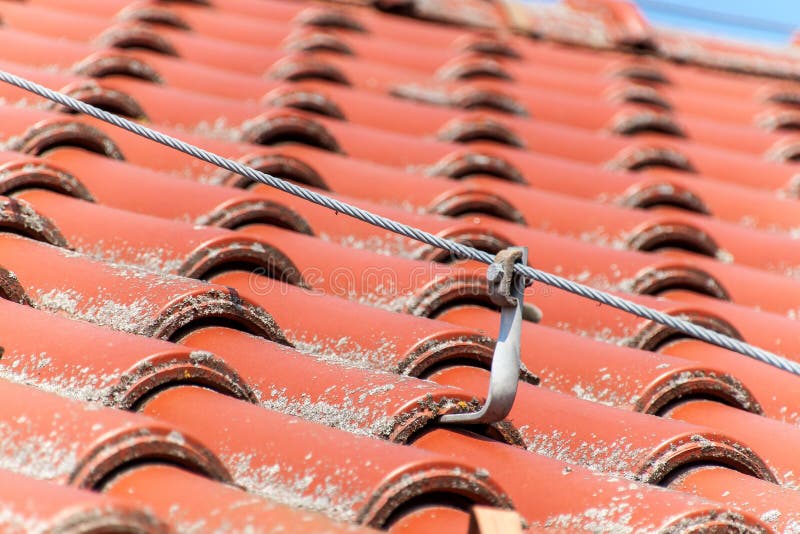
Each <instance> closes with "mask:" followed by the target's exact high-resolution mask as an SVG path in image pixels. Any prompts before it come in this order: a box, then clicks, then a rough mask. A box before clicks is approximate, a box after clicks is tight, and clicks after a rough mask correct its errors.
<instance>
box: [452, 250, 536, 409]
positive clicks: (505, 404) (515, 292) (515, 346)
mask: <svg viewBox="0 0 800 534" xmlns="http://www.w3.org/2000/svg"><path fill="white" fill-rule="evenodd" d="M515 263H523V264H527V263H528V248H527V247H509V248H507V249H505V250H501V251H500V252H498V253H497V254H496V255H495V257H494V263H492V264H491V265H489V268H488V270H487V271H486V277H487V278H488V279H489V296H490V297H491V299H492V302H494V303H495V304H497V305H498V306H500V333H499V335H498V336H497V344H496V345H495V347H494V355H493V356H492V374H491V376H490V378H489V393H488V394H487V395H486V403H485V404H484V405H483V407H482V408H481V409H480V410H479V411H477V412H472V413H459V414H446V415H443V416H441V417H440V418H439V421H440V422H442V423H456V424H489V423H495V422H497V421H500V420H501V419H503V418H504V417H506V416H507V415H508V413H509V412H510V411H511V407H512V406H513V405H514V399H515V398H516V396H517V385H518V382H519V373H520V367H521V359H520V335H521V333H522V311H523V298H524V293H525V286H526V285H528V282H529V280H527V279H526V278H525V277H523V276H520V275H518V274H516V273H515V272H514V264H515Z"/></svg>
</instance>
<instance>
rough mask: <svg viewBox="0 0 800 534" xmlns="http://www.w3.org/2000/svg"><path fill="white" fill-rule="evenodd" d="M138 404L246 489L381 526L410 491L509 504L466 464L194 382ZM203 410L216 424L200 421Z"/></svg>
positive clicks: (418, 495)
mask: <svg viewBox="0 0 800 534" xmlns="http://www.w3.org/2000/svg"><path fill="white" fill-rule="evenodd" d="M142 411H143V412H144V413H147V414H151V415H154V416H156V417H158V418H159V419H160V420H166V421H174V420H179V421H181V423H180V424H181V425H182V426H186V427H188V428H192V429H193V431H195V432H198V433H199V435H200V436H202V439H203V440H204V441H205V442H206V443H207V444H209V445H210V447H211V448H212V450H214V451H216V452H217V453H218V454H219V455H220V457H221V458H222V459H223V461H224V462H225V463H226V465H227V466H229V468H230V469H231V472H232V474H233V478H234V480H235V481H236V482H237V483H239V484H242V485H244V486H245V487H246V488H247V489H248V490H250V491H251V492H254V493H257V494H260V495H264V496H270V497H273V498H275V499H276V500H278V501H279V502H280V501H283V502H287V501H288V502H291V503H293V504H294V505H300V506H302V507H303V508H306V509H311V510H317V509H319V510H321V511H324V512H325V513H326V514H328V515H331V516H334V517H339V518H343V519H348V520H351V521H356V522H358V523H362V524H366V525H369V526H374V527H379V528H380V527H385V526H387V521H390V520H391V516H392V515H393V513H394V512H396V511H400V510H401V509H402V507H403V503H405V502H408V501H409V500H410V499H414V498H415V497H416V498H417V500H427V501H428V502H432V504H437V501H438V497H437V495H441V494H442V493H444V494H450V493H455V494H458V495H461V496H462V497H463V498H465V499H467V501H470V502H472V503H476V504H490V505H499V506H509V505H510V501H508V500H507V498H506V497H505V495H504V494H503V490H501V489H500V487H499V486H498V485H497V484H496V483H495V482H494V481H493V480H492V478H491V476H490V475H489V474H487V473H486V472H485V471H480V470H478V471H476V470H475V468H474V467H472V466H470V465H469V464H464V463H462V462H459V461H457V460H456V461H452V460H449V459H445V458H444V457H441V456H440V455H436V454H430V453H427V452H425V451H422V450H418V449H416V448H413V447H403V446H400V445H394V444H391V443H385V442H381V441H378V440H374V439H370V438H364V437H358V436H353V435H350V434H347V433H344V432H342V431H340V430H335V429H329V428H326V427H323V426H321V425H317V424H314V423H309V422H306V421H302V420H298V419H294V418H290V417H287V416H285V415H282V414H277V413H275V412H271V411H269V410H263V409H260V408H257V407H253V406H249V405H246V404H242V403H240V402H238V401H236V400H234V399H228V398H226V397H223V396H220V395H217V394H215V393H212V392H208V391H205V390H203V389H200V388H196V387H179V388H172V389H168V390H166V391H163V392H162V393H160V394H158V395H156V396H153V397H151V399H150V400H149V402H148V403H147V404H145V405H144V406H143V407H142ZM208 413H215V414H216V415H217V417H219V420H221V421H224V424H223V425H219V426H210V425H208V423H207V418H206V414H208ZM264 443H270V444H271V446H269V447H265V446H263V444H264ZM400 513H402V512H400Z"/></svg>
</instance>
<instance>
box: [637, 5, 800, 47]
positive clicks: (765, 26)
mask: <svg viewBox="0 0 800 534" xmlns="http://www.w3.org/2000/svg"><path fill="white" fill-rule="evenodd" d="M636 3H637V4H638V5H639V7H640V8H641V9H642V11H644V13H645V15H646V16H647V19H648V20H649V21H651V22H652V23H653V24H656V25H660V26H668V27H674V28H681V29H686V30H692V31H699V32H702V33H705V34H710V35H719V36H724V37H733V38H736V39H739V40H747V41H755V42H761V43H768V44H788V43H789V42H790V39H791V36H792V34H793V33H794V32H795V31H797V30H798V29H800V1H798V0H760V1H749V0H704V1H702V2H698V1H694V2H691V1H688V0H636Z"/></svg>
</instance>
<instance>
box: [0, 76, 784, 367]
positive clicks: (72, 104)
mask: <svg viewBox="0 0 800 534" xmlns="http://www.w3.org/2000/svg"><path fill="white" fill-rule="evenodd" d="M0 80H2V81H3V82H5V83H8V84H10V85H13V86H16V87H19V88H20V89H24V90H26V91H28V92H31V93H34V94H36V95H39V96H41V97H43V98H46V99H48V100H50V101H52V102H55V103H58V104H61V105H63V106H66V107H68V108H70V109H73V110H75V111H78V112H80V113H83V114H85V115H89V116H90V117H94V118H96V119H98V120H101V121H103V122H107V123H109V124H112V125H114V126H117V127H118V128H122V129H124V130H127V131H129V132H132V133H134V134H136V135H139V136H141V137H144V138H146V139H150V140H151V141H154V142H156V143H159V144H162V145H165V146H167V147H170V148H172V149H174V150H177V151H179V152H183V153H184V154H188V155H190V156H192V157H194V158H197V159H199V160H202V161H205V162H207V163H210V164H212V165H216V166H217V167H220V168H222V169H225V170H228V171H230V172H234V173H236V174H239V175H241V176H244V177H246V178H250V179H251V180H254V181H256V182H260V183H262V184H266V185H268V186H270V187H274V188H275V189H279V190H281V191H283V192H285V193H288V194H290V195H294V196H297V197H299V198H302V199H305V200H307V201H309V202H313V203H314V204H317V205H319V206H323V207H325V208H328V209H330V210H333V211H335V212H337V213H343V214H345V215H348V216H350V217H353V218H354V219H358V220H360V221H363V222H365V223H368V224H371V225H373V226H376V227H379V228H383V229H384V230H389V231H391V232H394V233H396V234H399V235H402V236H404V237H408V238H411V239H414V240H416V241H420V242H422V243H425V244H428V245H431V246H434V247H437V248H440V249H442V250H446V251H448V252H450V253H451V254H453V255H454V256H456V257H458V258H462V259H469V260H475V261H479V262H481V263H485V264H487V265H488V264H491V263H493V261H494V256H493V255H492V254H489V253H488V252H484V251H482V250H478V249H475V248H473V247H470V246H467V245H463V244H460V243H457V242H455V241H451V240H449V239H445V238H442V237H439V236H436V235H434V234H431V233H429V232H426V231H424V230H420V229H418V228H414V227H412V226H409V225H406V224H403V223H400V222H397V221H394V220H392V219H389V218H386V217H383V216H381V215H377V214H375V213H372V212H370V211H367V210H364V209H361V208H359V207H357V206H353V205H352V204H348V203H346V202H342V201H339V200H336V199H333V198H330V197H327V196H325V195H322V194H320V193H317V192H314V191H310V190H308V189H306V188H304V187H300V186H298V185H295V184H293V183H291V182H287V181H286V180H282V179H281V178H278V177H275V176H272V175H270V174H267V173H264V172H261V171H257V170H255V169H253V168H251V167H248V166H246V165H243V164H241V163H238V162H236V161H234V160H231V159H228V158H224V157H222V156H219V155H217V154H214V153H213V152H209V151H207V150H204V149H202V148H199V147H197V146H194V145H192V144H190V143H187V142H184V141H181V140H180V139H176V138H175V137H172V136H169V135H167V134H164V133H161V132H158V131H156V130H153V129H151V128H148V127H146V126H143V125H141V124H139V123H136V122H133V121H130V120H128V119H125V118H123V117H120V116H118V115H115V114H113V113H109V112H107V111H104V110H102V109H99V108H96V107H94V106H92V105H90V104H87V103H85V102H81V101H80V100H76V99H75V98H72V97H70V96H68V95H65V94H63V93H60V92H58V91H54V90H52V89H49V88H47V87H44V86H43V85H39V84H37V83H35V82H32V81H30V80H27V79H25V78H22V77H20V76H16V75H14V74H11V73H9V72H5V71H2V70H0ZM534 257H535V255H534ZM514 271H515V272H516V273H517V274H519V275H521V276H524V277H525V278H528V279H530V280H533V281H536V282H541V283H543V284H546V285H549V286H552V287H556V288H558V289H561V290H563V291H567V292H570V293H574V294H576V295H580V296H581V297H585V298H587V299H591V300H594V301H596V302H600V303H602V304H605V305H607V306H611V307H612V308H616V309H618V310H622V311H624V312H627V313H630V314H633V315H637V316H639V317H641V318H643V319H648V320H650V321H654V322H656V323H659V324H662V325H664V326H667V327H669V328H672V329H674V330H676V331H678V332H681V333H683V334H685V335H687V336H690V337H693V338H695V339H699V340H701V341H705V342H706V343H709V344H712V345H716V346H718V347H722V348H724V349H728V350H731V351H733V352H737V353H739V354H743V355H745V356H749V357H750V358H753V359H755V360H758V361H760V362H763V363H766V364H768V365H771V366H773V367H777V368H778V369H781V370H784V371H787V372H790V373H793V374H795V375H798V376H800V363H797V362H794V361H792V360H789V359H787V358H784V357H782V356H779V355H777V354H775V353H773V352H770V351H767V350H765V349H762V348H759V347H756V346H754V345H751V344H749V343H746V342H744V341H741V340H739V339H735V338H732V337H729V336H726V335H724V334H721V333H719V332H715V331H713V330H709V329H707V328H704V327H702V326H698V325H696V324H694V323H692V322H690V321H687V320H684V319H682V318H680V317H675V316H672V315H669V314H666V313H664V312H661V311H658V310H655V309H653V308H649V307H647V306H643V305H641V304H637V303H635V302H632V301H630V300H627V299H624V298H622V297H619V296H616V295H612V294H610V293H606V292H604V291H600V290H598V289H594V288H591V287H588V286H585V285H583V284H579V283H577V282H573V281H571V280H567V279H566V278H562V277H560V276H556V275H553V274H550V273H548V272H545V271H541V270H539V269H535V268H533V267H531V266H529V265H522V264H519V263H518V264H515V266H514Z"/></svg>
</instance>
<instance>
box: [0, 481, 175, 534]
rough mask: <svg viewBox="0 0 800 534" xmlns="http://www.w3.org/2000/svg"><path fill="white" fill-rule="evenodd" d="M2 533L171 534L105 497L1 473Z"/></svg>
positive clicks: (133, 509)
mask: <svg viewBox="0 0 800 534" xmlns="http://www.w3.org/2000/svg"><path fill="white" fill-rule="evenodd" d="M0 488H2V491H0V507H2V510H3V514H2V516H0V529H2V530H3V532H8V533H20V534H21V533H23V532H37V531H38V532H70V531H80V530H82V529H87V530H88V529H96V530H100V531H102V530H105V531H110V532H115V531H117V532H153V533H156V534H160V533H166V532H168V529H167V526H166V525H164V524H163V523H161V522H160V521H159V520H157V519H156V518H155V517H154V516H153V515H152V514H151V513H150V512H148V511H145V510H143V509H138V508H136V507H133V506H131V505H129V504H128V503H126V502H124V501H123V500H121V499H116V498H113V497H106V496H101V495H97V494H96V493H91V492H88V491H81V490H77V489H74V488H67V487H64V486H59V485H57V484H52V483H48V482H42V481H39V480H33V479H31V478H28V477H25V476H20V475H17V474H14V473H12V472H10V471H0Z"/></svg>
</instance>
